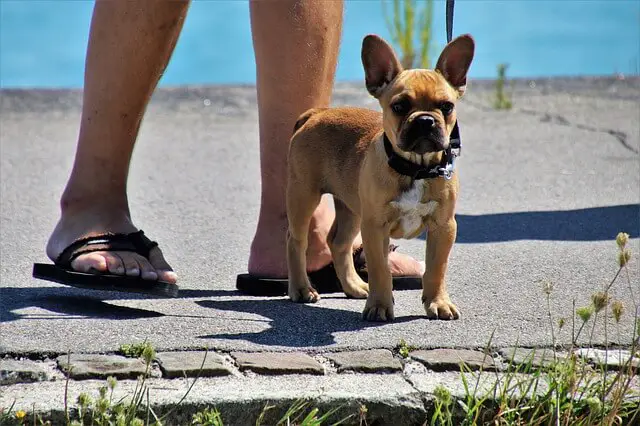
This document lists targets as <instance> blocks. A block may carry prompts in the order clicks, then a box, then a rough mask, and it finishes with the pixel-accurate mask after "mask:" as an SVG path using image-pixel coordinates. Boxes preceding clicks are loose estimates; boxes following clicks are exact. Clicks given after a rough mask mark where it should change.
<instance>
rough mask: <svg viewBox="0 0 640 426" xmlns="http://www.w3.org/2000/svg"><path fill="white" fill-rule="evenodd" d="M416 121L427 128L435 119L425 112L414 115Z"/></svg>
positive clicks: (433, 124) (430, 126)
mask: <svg viewBox="0 0 640 426" xmlns="http://www.w3.org/2000/svg"><path fill="white" fill-rule="evenodd" d="M416 121H417V122H418V124H420V126H423V127H425V128H428V129H430V128H432V127H434V126H435V125H436V120H434V118H433V117H432V116H430V115H427V114H424V115H419V116H418V117H416Z"/></svg>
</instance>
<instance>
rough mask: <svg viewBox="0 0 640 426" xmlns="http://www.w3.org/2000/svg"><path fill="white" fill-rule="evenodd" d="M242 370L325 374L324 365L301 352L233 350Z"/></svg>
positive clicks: (271, 372)
mask: <svg viewBox="0 0 640 426" xmlns="http://www.w3.org/2000/svg"><path fill="white" fill-rule="evenodd" d="M231 356H232V357H233V358H234V359H235V360H236V362H237V363H238V367H240V370H241V371H246V370H251V371H253V372H254V373H259V374H324V368H323V367H322V365H321V364H320V363H319V362H318V361H316V360H315V359H313V358H311V357H310V356H309V355H306V354H303V353H301V352H281V353H276V352H231Z"/></svg>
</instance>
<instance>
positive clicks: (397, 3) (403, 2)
mask: <svg viewBox="0 0 640 426" xmlns="http://www.w3.org/2000/svg"><path fill="white" fill-rule="evenodd" d="M386 3H387V2H385V1H384V0H383V1H382V6H383V14H384V17H385V21H386V24H387V29H388V30H389V33H390V34H391V40H392V42H393V44H395V46H396V48H397V49H398V50H399V51H400V61H401V62H402V66H403V67H404V68H407V69H409V68H431V52H432V48H433V37H432V31H431V27H432V22H433V0H426V1H419V2H418V1H417V0H393V4H392V8H391V12H389V10H388V9H387V6H386Z"/></svg>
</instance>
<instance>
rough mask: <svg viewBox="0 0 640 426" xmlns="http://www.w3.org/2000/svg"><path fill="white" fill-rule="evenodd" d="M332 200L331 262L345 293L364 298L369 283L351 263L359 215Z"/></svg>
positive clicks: (367, 292) (339, 202)
mask: <svg viewBox="0 0 640 426" xmlns="http://www.w3.org/2000/svg"><path fill="white" fill-rule="evenodd" d="M334 202H335V206H336V218H335V220H334V221H333V225H332V226H331V231H329V237H328V238H327V240H328V241H327V242H328V243H329V248H330V249H331V257H332V258H333V264H334V266H335V268H336V273H337V274H338V278H340V284H342V290H344V292H345V294H346V295H347V296H349V297H355V298H357V299H364V298H366V297H367V296H368V295H369V285H368V284H367V283H366V282H364V281H363V280H362V278H360V275H358V273H357V272H356V268H355V266H354V265H353V240H354V239H355V237H356V235H358V232H359V231H360V217H359V216H358V215H356V214H355V213H353V212H352V211H351V210H350V209H349V208H348V207H347V206H346V205H345V204H344V203H343V202H342V201H340V200H339V199H337V198H335V197H334Z"/></svg>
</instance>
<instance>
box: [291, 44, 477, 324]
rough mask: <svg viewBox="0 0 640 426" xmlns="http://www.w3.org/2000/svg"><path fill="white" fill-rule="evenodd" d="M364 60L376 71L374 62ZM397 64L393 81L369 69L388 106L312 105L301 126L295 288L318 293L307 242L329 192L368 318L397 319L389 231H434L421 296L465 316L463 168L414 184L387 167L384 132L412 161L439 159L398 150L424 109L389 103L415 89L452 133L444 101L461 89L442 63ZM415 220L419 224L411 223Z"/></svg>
mask: <svg viewBox="0 0 640 426" xmlns="http://www.w3.org/2000/svg"><path fill="white" fill-rule="evenodd" d="M379 40H381V39H374V40H367V39H365V44H364V47H363V58H365V55H368V54H369V52H367V51H366V49H378V48H379V46H380V41H379ZM367 43H369V44H367ZM382 43H384V42H383V41H382ZM370 46H373V47H370ZM382 48H383V49H384V48H385V46H384V45H382ZM388 49H390V48H388ZM378 53H381V55H380V56H381V58H379V57H378V56H374V57H373V59H372V60H371V61H375V60H378V61H383V62H382V64H383V65H384V61H385V60H386V56H384V55H387V56H388V55H389V52H388V51H383V52H378V51H377V50H375V51H374V52H372V53H371V54H372V55H373V54H375V55H377V54H378ZM366 59H369V58H368V57H367V58H366ZM363 62H364V63H365V69H367V68H366V67H367V65H368V62H367V61H365V59H363ZM392 65H394V66H397V64H392ZM381 68H382V70H383V71H384V67H382V66H381ZM374 71H378V70H377V69H376V70H374ZM397 71H398V72H396V73H395V74H396V75H395V78H393V81H390V82H386V81H383V82H382V83H383V84H382V85H379V86H375V83H376V80H375V77H376V74H375V73H374V72H371V74H372V76H371V77H370V78H369V77H368V80H367V85H368V88H369V90H370V92H372V93H374V94H375V95H376V96H377V97H378V100H379V101H380V105H381V106H382V109H383V113H382V114H381V113H379V112H375V111H372V110H368V109H362V108H324V109H313V110H309V111H307V112H305V113H304V114H302V115H301V116H300V119H299V120H298V122H297V123H296V125H295V133H294V135H293V137H292V139H291V146H290V150H289V170H288V185H287V215H288V219H289V235H288V241H287V261H288V266H289V296H290V298H291V299H292V300H294V301H301V302H315V301H317V300H318V299H319V295H318V294H317V292H316V291H315V290H314V289H313V287H312V286H311V284H310V282H309V279H308V277H307V274H306V264H305V253H306V248H307V241H306V240H307V233H308V228H309V221H310V218H311V215H312V214H313V211H314V210H315V208H316V207H317V205H318V203H319V201H320V197H321V195H322V194H325V193H330V194H333V196H334V200H335V203H336V220H335V222H334V224H333V227H332V229H331V232H330V234H329V241H328V242H329V246H330V248H331V252H332V256H333V260H334V264H335V267H336V272H337V274H338V277H339V278H340V281H341V284H342V287H343V290H344V292H345V293H346V294H347V295H348V296H351V297H357V298H364V297H368V299H367V303H366V307H365V310H364V313H363V316H364V317H365V319H368V320H377V321H388V320H392V319H393V317H394V313H393V296H392V281H391V274H390V272H389V268H388V262H387V260H388V259H387V256H388V249H387V247H388V245H389V238H390V237H393V238H414V237H416V236H417V235H419V234H421V233H422V232H423V231H424V230H425V229H427V230H428V236H427V253H426V272H425V274H424V276H423V278H422V281H423V295H422V301H423V303H424V305H425V309H426V311H427V314H428V316H430V317H437V318H443V319H453V318H457V317H458V311H457V308H456V307H455V306H454V305H453V304H452V303H451V301H450V300H449V296H448V294H447V291H446V286H445V282H444V276H445V272H446V267H447V261H448V256H449V252H450V250H451V247H452V246H453V243H454V241H455V234H456V223H455V217H454V213H455V203H456V199H457V195H458V177H457V173H455V174H454V175H453V178H452V179H451V180H445V179H443V178H436V179H426V180H420V181H416V182H415V183H414V184H413V185H415V186H412V181H411V179H410V178H409V177H406V176H402V175H400V174H398V173H397V172H395V171H394V170H393V169H391V168H390V167H389V166H388V164H387V161H388V158H387V156H386V154H385V151H384V146H383V142H382V140H383V139H382V136H383V131H386V133H387V135H388V136H389V138H390V140H391V142H392V144H393V145H394V150H395V151H396V152H397V153H399V154H400V155H403V156H404V157H405V158H407V159H409V160H410V161H414V162H416V163H418V164H425V165H426V164H434V163H437V162H439V161H440V159H441V155H442V152H436V153H427V154H423V155H419V154H416V153H414V152H403V151H402V150H400V149H398V147H397V145H398V138H399V135H400V132H401V131H402V129H403V128H405V127H407V126H410V125H411V123H412V120H413V119H414V118H415V116H417V115H419V114H417V113H412V114H409V115H408V116H406V117H398V116H397V115H396V114H394V113H393V112H392V111H391V110H390V105H392V104H393V102H394V100H397V99H398V97H399V96H404V97H409V98H410V99H411V100H412V105H414V109H415V111H417V112H420V111H422V112H424V111H430V112H431V114H432V115H433V116H434V118H435V120H436V123H437V125H438V126H439V127H440V128H441V129H442V130H443V132H445V134H446V135H449V134H450V132H451V130H452V128H453V124H454V123H455V119H456V116H455V110H454V112H453V113H452V114H450V115H449V116H448V117H445V116H444V115H443V113H441V112H440V113H439V112H438V111H439V110H438V105H440V104H441V103H442V102H444V101H448V102H452V103H455V101H456V100H457V98H458V96H459V93H460V91H459V90H458V88H457V87H453V86H452V85H451V84H450V83H449V82H448V81H447V80H446V79H445V77H444V76H443V74H442V73H441V72H440V71H432V70H407V71H402V70H401V69H398V70H397ZM378 74H381V73H380V72H378ZM387 74H389V73H387ZM465 75H466V70H465ZM383 78H384V75H383ZM369 86H371V87H369ZM434 111H435V112H434ZM418 198H419V200H418ZM413 202H416V203H418V204H416V205H417V206H418V208H417V209H415V210H412V211H411V214H410V215H408V213H407V211H408V210H407V206H408V207H409V208H411V207H412V206H413V204H411V203H413ZM416 220H417V222H416ZM407 224H411V226H416V225H417V227H415V228H414V229H405V228H406V227H407V226H408V225H407ZM359 230H361V232H362V238H363V245H364V251H365V256H366V259H367V265H368V272H369V284H368V285H367V283H365V282H364V281H362V279H361V278H360V277H359V276H358V274H357V273H356V271H355V268H354V266H353V258H352V255H351V247H352V244H353V240H354V238H355V236H356V235H357V233H358V231H359Z"/></svg>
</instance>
